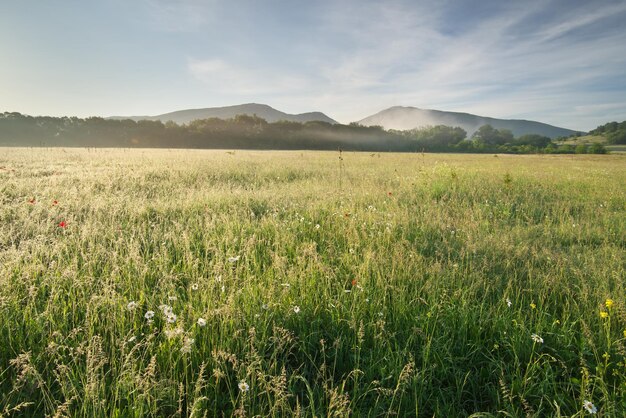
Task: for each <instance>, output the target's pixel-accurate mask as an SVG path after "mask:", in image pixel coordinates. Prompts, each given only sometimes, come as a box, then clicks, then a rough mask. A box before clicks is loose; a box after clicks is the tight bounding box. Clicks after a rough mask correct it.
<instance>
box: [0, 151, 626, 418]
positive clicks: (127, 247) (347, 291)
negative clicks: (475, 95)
mask: <svg viewBox="0 0 626 418" xmlns="http://www.w3.org/2000/svg"><path fill="white" fill-rule="evenodd" d="M625 168H626V155H625V154H620V155H522V156H513V155H497V156H496V155H467V154H466V155H454V154H421V153H412V154H386V153H380V154H378V153H376V154H370V153H345V152H344V153H342V154H341V155H340V154H339V153H338V152H295V151H294V152H262V151H257V152H252V151H249V152H248V151H236V152H227V151H223V150H212V151H191V150H189V151H187V150H175V151H174V150H125V149H26V148H21V149H20V148H3V149H0V202H1V205H0V416H1V417H12V416H16V417H17V416H19V417H43V416H50V417H64V416H68V417H147V416H148V417H149V416H155V417H156V416H159V417H160V416H164V417H169V416H175V417H205V416H206V417H214V416H262V417H267V416H270V417H283V416H303V417H312V416H317V417H322V416H337V417H344V416H359V417H360V416H366V417H378V416H385V417H387V416H420V417H433V416H434V417H467V416H473V417H492V416H494V417H495V416H498V417H523V416H528V417H535V416H537V417H549V416H554V417H582V416H587V415H592V414H595V415H596V416H605V417H620V416H624V415H625V414H626V169H625Z"/></svg>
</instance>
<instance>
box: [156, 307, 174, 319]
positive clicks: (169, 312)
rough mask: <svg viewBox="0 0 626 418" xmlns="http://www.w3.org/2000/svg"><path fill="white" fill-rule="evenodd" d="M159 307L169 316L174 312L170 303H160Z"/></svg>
mask: <svg viewBox="0 0 626 418" xmlns="http://www.w3.org/2000/svg"><path fill="white" fill-rule="evenodd" d="M159 309H160V310H161V312H163V315H165V316H169V315H171V314H172V313H173V310H172V307H171V306H170V305H159Z"/></svg>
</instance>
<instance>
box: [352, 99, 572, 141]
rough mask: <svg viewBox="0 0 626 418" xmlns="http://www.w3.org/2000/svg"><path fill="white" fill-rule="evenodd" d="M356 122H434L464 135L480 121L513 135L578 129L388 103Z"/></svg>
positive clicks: (411, 125) (405, 126) (401, 125)
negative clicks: (459, 131)
mask: <svg viewBox="0 0 626 418" xmlns="http://www.w3.org/2000/svg"><path fill="white" fill-rule="evenodd" d="M357 123H359V124H361V125H364V126H374V125H379V126H382V127H383V128H385V129H387V130H389V129H395V130H410V129H416V128H417V129H419V128H424V127H427V126H436V125H446V126H453V127H454V126H458V127H461V128H463V129H464V130H465V131H466V132H467V136H468V138H469V137H471V136H472V134H473V133H474V132H476V131H477V130H478V128H480V127H481V126H483V125H491V126H493V127H494V128H496V129H508V130H510V131H511V132H513V135H514V136H516V137H518V136H521V135H526V134H538V135H544V136H547V137H550V138H557V137H562V136H571V135H575V134H577V133H579V131H575V130H572V129H567V128H561V127H558V126H553V125H549V124H547V123H543V122H537V121H532V120H525V119H498V118H492V117H488V116H479V115H474V114H471V113H465V112H448V111H443V110H435V109H421V108H418V107H412V106H392V107H390V108H388V109H384V110H381V111H380V112H378V113H375V114H373V115H370V116H368V117H366V118H363V119H361V120H360V121H358V122H357Z"/></svg>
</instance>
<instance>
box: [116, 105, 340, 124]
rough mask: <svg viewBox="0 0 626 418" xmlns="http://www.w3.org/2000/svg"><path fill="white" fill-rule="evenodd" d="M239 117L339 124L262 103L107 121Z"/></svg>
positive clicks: (321, 115) (317, 115) (320, 115)
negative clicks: (283, 110)
mask: <svg viewBox="0 0 626 418" xmlns="http://www.w3.org/2000/svg"><path fill="white" fill-rule="evenodd" d="M237 115H249V116H254V115H256V116H258V117H260V118H262V119H265V120H266V121H267V122H270V123H272V122H278V121H281V120H283V121H290V122H313V121H320V122H327V123H331V124H337V123H338V122H337V121H336V120H334V119H332V118H330V117H328V116H327V115H325V114H324V113H322V112H306V113H299V114H290V113H285V112H282V111H280V110H277V109H274V108H273V107H271V106H269V105H266V104H260V103H244V104H240V105H233V106H222V107H207V108H199V109H183V110H176V111H173V112H168V113H163V114H161V115H156V116H111V117H108V118H107V119H132V120H135V121H138V120H154V121H156V120H160V121H161V122H167V121H173V122H176V123H178V124H183V123H189V122H191V121H192V120H195V119H208V118H219V119H231V118H234V117H235V116H237Z"/></svg>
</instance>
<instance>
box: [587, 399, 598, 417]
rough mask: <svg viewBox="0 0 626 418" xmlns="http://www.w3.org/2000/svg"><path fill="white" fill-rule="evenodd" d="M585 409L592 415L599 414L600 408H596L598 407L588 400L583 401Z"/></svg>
mask: <svg viewBox="0 0 626 418" xmlns="http://www.w3.org/2000/svg"><path fill="white" fill-rule="evenodd" d="M583 408H585V409H586V410H587V412H589V413H590V414H595V413H597V412H598V408H596V406H595V405H594V404H593V403H592V402H591V401H588V400H584V401H583Z"/></svg>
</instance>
